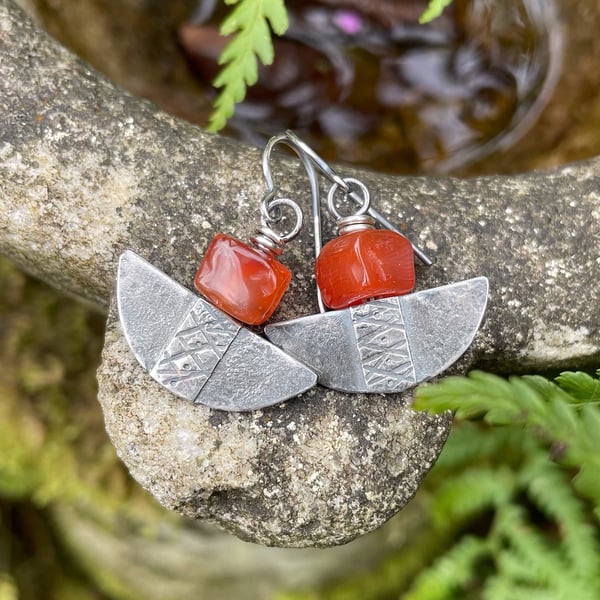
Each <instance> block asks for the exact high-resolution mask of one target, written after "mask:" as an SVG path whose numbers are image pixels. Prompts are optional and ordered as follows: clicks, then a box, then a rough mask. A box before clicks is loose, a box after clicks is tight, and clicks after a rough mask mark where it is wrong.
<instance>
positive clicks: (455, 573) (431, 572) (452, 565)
mask: <svg viewBox="0 0 600 600" xmlns="http://www.w3.org/2000/svg"><path fill="white" fill-rule="evenodd" d="M488 553H489V549H488V547H487V545H486V543H485V542H484V541H483V540H481V539H480V538H477V537H474V536H465V537H463V538H462V539H461V540H460V541H459V542H458V543H456V544H455V545H454V546H453V547H452V548H450V550H448V551H447V552H446V553H445V554H443V555H442V556H441V558H439V559H438V560H437V561H436V562H435V563H434V564H433V565H432V566H431V567H429V569H427V570H426V571H424V572H423V573H422V574H421V575H420V576H419V577H417V579H416V580H415V581H414V583H413V586H412V587H411V589H410V590H409V591H408V593H407V594H406V595H404V596H403V600H443V599H444V598H448V597H450V595H451V594H452V592H454V591H455V590H458V589H461V588H463V587H464V586H466V585H467V584H468V583H469V582H470V581H471V580H472V579H473V575H474V573H475V572H476V565H477V563H478V562H479V561H480V560H481V559H482V558H483V557H485V556H486V554H488Z"/></svg>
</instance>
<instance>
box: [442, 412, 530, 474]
mask: <svg viewBox="0 0 600 600" xmlns="http://www.w3.org/2000/svg"><path fill="white" fill-rule="evenodd" d="M539 447H540V445H539V443H538V441H537V439H536V438H535V437H534V436H526V435H523V430H522V428H520V427H489V426H486V425H482V424H480V423H473V422H471V421H457V422H456V423H455V424H454V426H453V428H452V432H451V434H450V436H449V437H448V441H447V442H446V445H445V446H444V449H443V451H442V453H441V454H440V456H439V458H438V460H437V461H436V463H435V465H434V467H433V470H432V473H433V474H434V475H435V474H436V473H438V472H440V471H444V472H447V471H450V470H456V469H461V468H465V467H466V466H468V465H469V464H471V463H473V462H474V463H477V464H478V465H483V464H485V463H489V464H498V463H499V462H502V463H504V464H507V463H510V462H511V461H520V460H522V457H523V456H527V455H528V454H531V453H532V452H535V451H536V450H537V449H538V448H539Z"/></svg>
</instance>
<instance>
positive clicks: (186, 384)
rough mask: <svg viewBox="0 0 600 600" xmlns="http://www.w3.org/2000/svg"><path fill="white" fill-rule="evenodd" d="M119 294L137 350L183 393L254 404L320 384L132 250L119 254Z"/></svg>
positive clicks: (233, 405) (242, 407)
mask: <svg viewBox="0 0 600 600" xmlns="http://www.w3.org/2000/svg"><path fill="white" fill-rule="evenodd" d="M117 301H118V308H119V317H120V320H121V325H122V327H123V331H124V333H125V337H126V339H127V341H128V343H129V346H130V347H131V350H132V351H133V354H134V355H135V357H136V358H137V359H138V361H139V362H140V364H141V365H142V366H143V367H144V368H145V369H146V370H147V371H148V372H149V374H150V375H151V376H152V377H153V378H154V379H155V380H156V381H158V382H159V383H160V384H161V385H162V386H164V387H165V388H167V389H168V390H170V391H171V392H173V393H174V394H176V395H178V396H180V397H181V398H185V399H186V400H190V401H192V402H195V403H202V404H206V405H207V406H210V407H211V408H215V409H219V410H230V411H246V410H255V409H259V408H264V407H266V406H271V405H273V404H279V403H280V402H283V401H284V400H287V399H288V398H293V397H294V396H298V395H299V394H302V393H303V392H305V391H306V390H308V389H310V388H312V387H313V386H314V385H316V379H317V377H316V375H315V373H314V372H313V371H311V370H310V369H309V368H307V367H305V366H304V365H303V364H301V363H300V362H298V361H297V360H295V359H294V358H292V357H291V356H289V355H288V354H286V353H284V352H282V351H281V350H280V349H279V348H277V347H276V346H274V345H273V344H271V343H269V342H268V341H267V340H265V339H263V338H261V337H259V336H258V335H255V334H253V333H251V332H250V331H248V330H247V329H244V328H243V327H241V326H240V325H239V324H238V323H237V322H235V321H234V320H233V319H231V318H230V317H228V316H227V315H225V314H224V313H223V312H221V311H220V310H219V309H217V308H215V307H214V306H212V305H211V304H210V303H208V302H207V301H206V300H204V299H202V298H200V297H199V296H197V295H196V294H194V293H192V292H190V291H189V290H187V289H186V288H184V287H183V286H181V285H179V284H178V283H177V282H175V281H173V280H172V279H171V278H170V277H168V276H167V275H165V274H164V273H163V272H162V271H160V270H158V269H157V268H156V267H154V266H153V265H151V264H150V263H148V262H147V261H145V260H144V259H143V258H141V257H140V256H138V255H137V254H135V253H134V252H131V251H129V250H128V251H126V252H124V253H123V254H122V255H121V258H120V261H119V272H118V276H117Z"/></svg>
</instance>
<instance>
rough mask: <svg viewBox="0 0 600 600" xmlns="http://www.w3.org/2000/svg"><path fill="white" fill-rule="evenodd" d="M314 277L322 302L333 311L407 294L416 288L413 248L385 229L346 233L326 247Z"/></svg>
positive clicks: (400, 237) (320, 256)
mask: <svg viewBox="0 0 600 600" xmlns="http://www.w3.org/2000/svg"><path fill="white" fill-rule="evenodd" d="M315 274H316V277H317V285H318V286H319V289H320V290H321V295H322V297H323V302H324V303H325V305H326V306H328V307H329V308H333V309H340V308H347V307H348V306H353V305H354V304H360V303H361V302H364V301H366V300H370V299H373V298H386V297H388V296H400V295H402V294H407V293H408V292H410V291H412V289H413V288H414V286H415V266H414V261H413V251H412V246H411V243H410V242H409V241H408V240H407V239H406V238H405V237H404V236H402V235H399V234H397V233H394V232H393V231H388V230H385V229H367V230H364V231H354V232H351V233H344V234H342V235H340V236H339V237H337V238H335V239H333V240H331V241H330V242H328V243H327V244H325V246H324V247H323V250H322V251H321V254H319V257H318V258H317V262H316V264H315Z"/></svg>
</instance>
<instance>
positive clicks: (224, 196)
mask: <svg viewBox="0 0 600 600" xmlns="http://www.w3.org/2000/svg"><path fill="white" fill-rule="evenodd" d="M0 56H2V61H0V177H1V182H2V184H1V186H0V199H1V200H0V201H1V204H2V211H0V252H2V253H3V254H6V255H8V256H10V257H11V258H13V260H15V261H16V262H17V263H18V264H20V265H21V267H23V268H24V269H26V270H28V271H30V272H32V273H34V274H36V275H38V276H40V277H42V278H43V279H45V280H46V281H49V282H51V283H52V284H53V285H55V286H57V287H59V288H61V289H63V290H65V291H67V292H69V293H71V294H74V295H77V296H79V297H81V298H84V299H87V300H89V301H92V302H94V303H96V304H97V305H100V306H106V305H107V303H108V298H109V296H110V290H111V289H112V286H113V282H114V275H115V270H116V263H117V258H118V255H119V253H120V251H121V250H122V249H123V248H126V247H128V248H131V249H133V250H135V251H137V252H139V253H140V254H141V255H143V256H144V257H145V258H147V259H148V260H150V261H151V262H153V263H154V264H155V265H156V266H157V267H158V268H160V269H162V270H164V271H165V272H166V273H167V274H169V275H170V276H172V277H173V278H175V279H176V280H177V281H179V282H181V283H183V284H187V285H188V286H189V283H190V282H191V280H192V276H193V273H194V271H195V268H196V265H197V262H198V260H199V258H200V256H201V254H202V250H203V248H205V246H206V244H207V242H208V240H209V239H210V238H211V237H212V236H213V235H214V234H215V233H216V232H218V231H223V232H226V233H231V234H233V235H235V236H236V237H240V238H247V237H248V235H249V234H250V233H251V231H252V229H253V227H254V223H255V215H256V206H257V202H258V199H259V198H260V197H261V195H262V193H263V185H262V181H261V176H260V164H259V156H260V153H259V151H258V150H256V149H252V148H248V147H246V146H243V145H241V144H237V143H234V142H232V141H229V140H227V139H225V138H222V137H219V136H213V135H208V134H205V133H204V132H202V131H201V130H199V129H197V128H195V127H193V126H191V125H189V124H186V123H183V122H181V121H177V120H175V119H173V118H171V117H168V116H166V115H165V114H163V113H161V112H159V111H157V110H156V109H155V108H154V107H153V106H152V105H150V104H149V103H147V102H144V101H141V100H139V99H135V98H133V97H130V96H128V95H126V94H124V93H123V92H121V91H120V90H119V89H118V88H116V87H115V86H113V85H112V84H111V83H109V82H108V81H106V80H105V79H103V78H102V77H101V76H99V75H98V74H97V73H95V72H93V71H91V70H90V69H89V68H88V67H86V66H85V65H84V64H82V63H81V62H80V61H78V60H77V59H76V58H74V57H73V56H72V55H71V54H69V53H68V52H66V51H65V50H64V49H62V48H60V47H59V46H58V45H57V44H55V43H53V42H52V41H51V40H50V39H49V38H48V37H47V36H45V35H44V34H43V33H41V32H39V31H38V30H37V29H36V28H35V27H34V26H33V25H32V24H31V22H30V21H28V20H27V18H26V17H25V16H24V15H23V14H22V13H21V12H20V11H18V10H17V9H16V8H15V7H14V5H13V4H12V3H11V2H10V1H9V0H0ZM278 169H279V181H281V182H285V183H286V185H285V187H286V188H287V190H288V191H289V192H290V193H291V194H293V195H294V196H295V197H298V198H299V199H301V200H303V201H305V202H307V200H306V197H307V194H308V189H307V184H306V181H305V175H304V173H303V172H302V168H301V167H300V166H299V165H297V164H296V163H293V162H288V161H283V160H281V161H280V163H279V165H278ZM353 175H355V176H356V175H357V173H353ZM359 176H360V177H362V178H363V179H364V181H365V182H366V183H367V184H368V185H369V187H370V189H371V191H372V196H373V198H374V202H376V203H377V204H378V207H379V208H380V209H381V210H382V212H384V213H385V214H386V215H387V216H389V217H390V218H391V219H392V220H394V221H396V222H398V223H399V224H401V225H402V226H403V227H405V229H406V232H407V234H408V235H409V236H411V237H412V238H413V239H414V240H415V241H417V242H418V243H420V244H421V245H423V246H424V247H425V248H427V250H428V251H429V253H430V254H431V255H432V256H433V257H434V258H435V259H436V264H435V266H434V267H432V268H430V269H424V268H421V267H418V268H417V282H418V283H417V288H418V289H423V288H427V287H431V286H434V285H440V284H443V283H448V282H451V281H457V280H459V279H463V278H468V277H472V276H474V275H486V276H487V277H488V278H489V279H490V288H491V296H490V303H489V309H488V315H487V319H486V321H485V323H484V327H483V330H482V331H481V333H480V334H479V335H478V337H477V340H476V342H475V344H474V346H473V347H472V349H471V351H470V352H469V353H468V354H467V355H466V356H465V357H464V359H463V360H461V362H460V364H459V365H457V367H456V370H463V369H465V368H467V367H469V366H473V365H476V366H480V367H485V368H488V369H492V370H494V371H500V372H502V371H509V370H510V371H525V370H536V371H540V370H551V369H559V368H581V367H587V366H597V364H598V362H599V359H600V340H599V331H598V329H599V322H600V311H598V310H597V306H598V302H599V300H600V298H599V296H600V294H599V291H598V283H597V282H598V281H600V258H599V256H598V247H599V246H598V242H599V237H600V194H599V192H598V190H599V189H600V187H599V184H600V159H593V160H591V161H589V162H586V163H578V164H574V165H570V166H566V167H563V168H560V169H555V170H552V171H548V172H544V173H531V174H526V175H521V176H515V177H485V178H476V179H470V180H462V181H461V180H456V179H451V178H437V179H432V178H414V177H410V178H398V177H390V176H383V175H376V174H372V173H364V174H359ZM302 242H304V243H296V244H294V245H293V246H292V247H290V249H289V250H288V251H287V253H286V254H285V255H284V259H283V260H284V262H286V264H287V265H288V266H290V268H291V269H292V271H293V272H294V273H295V278H294V280H293V284H292V288H291V290H290V292H289V293H288V294H287V295H286V297H285V298H284V301H283V303H282V306H281V308H280V309H279V311H278V312H277V313H276V318H277V319H285V318H291V317H294V316H299V315H303V314H308V313H310V312H314V311H315V306H316V303H315V300H314V290H313V282H312V280H311V277H310V276H309V273H310V270H311V264H312V263H311V253H312V251H311V248H310V239H309V236H308V234H307V233H305V234H304V235H303V238H302ZM99 382H100V400H101V402H102V404H103V407H104V410H105V415H106V422H107V428H108V430H109V432H110V434H111V436H112V439H113V441H114V443H115V446H116V447H117V449H118V451H119V453H120V455H121V457H122V458H123V460H124V461H125V462H126V464H127V465H128V467H129V468H130V469H131V471H132V473H133V474H134V476H135V477H136V478H137V479H138V480H139V481H140V482H141V483H142V485H144V486H145V487H147V488H148V489H149V490H150V491H151V492H152V493H153V494H155V495H156V496H157V497H158V498H159V499H160V500H161V501H162V502H163V503H164V504H165V505H167V506H170V507H173V508H175V509H177V510H179V511H180V512H182V513H184V514H187V515H193V516H198V517H202V518H208V519H211V520H214V521H217V522H219V523H221V524H223V525H225V526H226V527H227V528H229V529H230V530H232V531H235V532H236V533H238V534H239V535H240V536H242V537H244V538H246V539H252V540H256V541H260V542H262V543H266V544H276V545H292V546H302V545H327V544H335V543H341V542H344V541H347V540H349V539H352V538H353V537H356V536H357V535H360V534H361V533H363V532H365V531H368V530H370V529H372V528H374V527H376V526H378V525H379V524H381V523H382V522H383V521H384V520H385V519H386V518H388V517H389V516H390V515H392V514H393V513H394V512H395V511H397V510H398V509H399V508H401V507H402V506H403V504H404V503H405V502H406V501H407V500H408V499H409V498H410V497H411V495H412V494H413V493H414V491H415V489H416V487H417V486H418V483H419V481H420V480H421V479H422V477H423V476H424V474H425V473H426V472H427V469H428V468H429V466H430V465H431V463H432V461H433V460H434V459H435V457H436V456H437V453H438V452H439V450H440V448H441V445H442V443H443V440H444V438H445V436H446V434H447V431H448V426H449V421H448V419H441V418H440V419H432V418H430V417H425V416H423V415H416V414H414V413H412V412H411V411H410V409H409V408H408V407H407V403H408V401H409V396H404V397H397V396H389V397H381V396H369V397H366V396H349V395H344V394H339V393H333V392H328V391H326V390H324V389H322V388H317V389H316V390H314V391H312V392H310V393H308V394H306V396H305V397H304V398H302V399H298V400H295V401H291V402H288V403H287V404H286V405H285V406H279V407H275V408H273V409H270V410H268V411H263V412H257V413H253V414H249V415H237V414H226V413H211V412H210V411H208V410H206V409H204V408H202V407H193V406H190V405H188V404H186V403H185V402H183V401H180V400H178V399H176V398H175V397H172V396H170V395H169V394H168V393H167V392H166V391H164V390H162V389H160V388H158V386H157V384H155V383H154V382H153V381H152V380H151V379H150V378H149V377H148V376H147V374H145V373H144V372H143V370H142V369H141V368H140V367H139V366H138V365H137V363H136V362H135V359H134V358H133V356H132V355H131V353H130V352H129V350H128V349H127V347H126V345H125V342H124V340H123V338H122V336H121V335H120V332H119V329H118V326H117V325H116V321H115V315H114V311H112V312H111V314H110V315H109V321H108V327H107V338H106V346H105V351H104V363H103V366H102V368H101V370H100V372H99Z"/></svg>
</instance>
